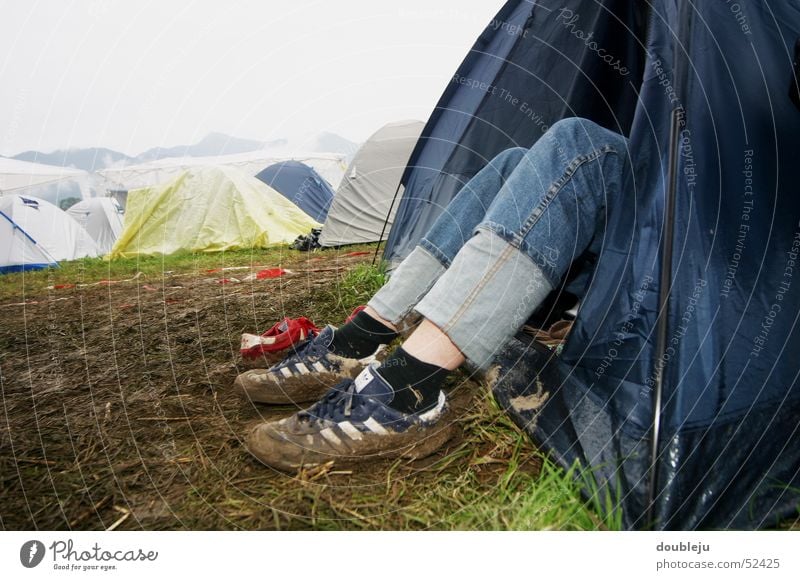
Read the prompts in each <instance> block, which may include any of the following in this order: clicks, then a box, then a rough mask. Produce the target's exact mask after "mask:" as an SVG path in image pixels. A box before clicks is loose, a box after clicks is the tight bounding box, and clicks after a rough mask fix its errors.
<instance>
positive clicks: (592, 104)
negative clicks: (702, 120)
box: [384, 0, 644, 266]
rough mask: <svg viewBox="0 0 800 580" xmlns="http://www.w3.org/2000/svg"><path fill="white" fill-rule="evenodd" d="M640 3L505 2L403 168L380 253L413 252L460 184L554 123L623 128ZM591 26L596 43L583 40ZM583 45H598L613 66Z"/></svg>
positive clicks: (630, 100)
mask: <svg viewBox="0 0 800 580" xmlns="http://www.w3.org/2000/svg"><path fill="white" fill-rule="evenodd" d="M638 4H639V3H636V2H627V1H625V0H613V1H609V0H604V1H602V2H599V1H597V2H585V1H581V0H571V1H564V2H558V3H556V2H552V1H548V2H536V3H533V2H530V1H523V2H513V1H512V2H507V3H506V4H505V5H504V6H503V8H502V9H501V10H500V12H499V13H498V14H497V16H496V17H495V18H494V20H493V21H492V23H493V24H492V25H490V26H488V27H487V28H486V29H485V31H484V32H483V34H481V36H480V37H479V38H478V39H477V41H476V42H475V44H474V45H473V47H472V49H471V50H470V52H469V53H468V54H467V56H466V58H465V59H464V61H463V62H462V64H461V65H460V66H459V68H458V70H456V72H455V73H454V74H453V76H452V77H451V78H450V80H449V82H448V85H447V88H446V90H445V91H444V94H443V95H442V97H441V98H440V99H439V102H438V103H437V105H436V107H435V109H434V112H433V114H432V115H431V117H430V119H429V120H428V122H427V124H426V125H425V129H424V130H423V131H422V135H421V136H420V139H419V141H418V143H417V145H416V147H415V149H414V151H413V154H412V156H411V159H410V160H409V163H408V166H407V167H406V169H405V172H404V173H403V177H402V183H403V186H404V187H405V190H404V193H403V196H402V198H399V203H398V204H397V205H398V207H397V214H396V216H395V219H394V225H393V226H392V229H391V231H390V233H389V237H388V240H387V242H386V248H385V250H384V257H385V258H386V260H387V261H388V262H389V264H390V266H394V265H396V264H397V263H399V262H400V261H401V260H402V259H403V258H404V257H406V256H407V255H408V254H409V253H410V252H411V250H412V249H413V248H414V246H415V245H416V244H417V243H418V242H419V241H420V240H421V239H422V236H423V235H424V234H425V232H427V231H428V230H429V229H430V227H431V225H433V222H434V221H435V220H436V218H437V217H438V216H439V214H440V213H441V212H442V211H443V210H444V208H445V207H447V204H448V203H449V202H450V200H451V199H453V197H455V194H456V193H458V191H459V190H460V189H461V187H462V186H463V185H464V183H466V182H467V181H468V180H469V179H470V178H471V177H472V176H473V175H475V174H476V173H477V172H478V171H479V170H480V169H481V168H483V167H484V166H485V165H486V164H487V163H488V162H489V161H490V160H491V159H492V158H493V157H494V156H495V155H497V154H498V153H500V152H501V151H503V150H504V149H507V148H509V147H530V146H531V145H533V144H534V143H535V142H536V140H537V139H538V138H539V137H541V136H542V135H543V134H544V133H545V132H546V131H547V129H548V127H550V125H552V124H553V123H555V122H556V121H558V120H559V119H562V118H564V117H572V116H578V117H585V118H590V119H592V120H594V121H595V122H597V123H599V124H600V125H602V126H604V127H607V128H609V129H612V130H615V131H618V132H621V133H624V134H627V132H628V130H629V129H630V125H631V122H632V121H633V113H634V110H635V106H636V99H637V94H636V85H635V84H632V83H630V82H627V81H629V80H630V79H633V78H636V77H637V76H639V77H640V76H641V71H642V67H643V66H644V60H643V57H642V55H641V54H640V53H641V50H640V47H639V45H637V44H636V43H635V42H631V41H630V33H629V31H628V30H629V27H630V26H631V25H633V26H640V27H641V26H643V23H641V20H642V15H641V14H640V12H639V10H638V6H637V5H638ZM576 16H578V19H577V20H576V21H575V22H571V21H572V20H573V19H574V18H575V17H576ZM600 22H602V26H598V23H600ZM501 24H502V25H501ZM590 33H593V36H592V37H591V40H588V41H587V40H585V39H584V40H582V39H581V38H579V36H585V35H588V34H590ZM587 42H595V43H596V45H597V46H598V47H602V50H603V51H604V52H603V54H604V55H611V56H612V58H611V59H608V60H611V63H609V62H606V61H605V60H603V59H602V58H599V57H598V54H597V53H596V52H594V51H592V50H590V49H588V47H587ZM598 50H599V49H598ZM617 69H619V70H617ZM623 69H624V70H623ZM622 73H624V74H622ZM620 79H621V80H622V81H623V82H619V80H620Z"/></svg>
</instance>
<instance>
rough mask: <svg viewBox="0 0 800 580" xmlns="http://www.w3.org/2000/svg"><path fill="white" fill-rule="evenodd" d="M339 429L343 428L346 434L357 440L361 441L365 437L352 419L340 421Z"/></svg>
mask: <svg viewBox="0 0 800 580" xmlns="http://www.w3.org/2000/svg"><path fill="white" fill-rule="evenodd" d="M339 429H341V430H342V431H343V432H344V434H345V435H347V436H348V437H350V439H355V440H356V441H361V439H362V438H363V437H364V436H363V435H362V434H361V431H359V430H358V429H356V428H355V427H354V426H353V424H352V423H351V422H350V421H342V422H341V423H339Z"/></svg>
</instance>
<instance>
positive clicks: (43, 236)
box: [0, 195, 100, 263]
mask: <svg viewBox="0 0 800 580" xmlns="http://www.w3.org/2000/svg"><path fill="white" fill-rule="evenodd" d="M0 211H1V212H3V214H4V215H5V216H6V218H7V219H5V220H3V221H6V222H7V221H11V222H13V223H14V224H15V225H16V227H17V228H19V229H21V230H22V232H24V233H25V234H26V235H27V237H28V238H30V239H31V240H33V241H34V242H35V243H36V245H37V247H38V248H39V249H40V250H43V251H44V253H46V255H47V256H49V257H50V260H49V261H48V263H52V262H60V261H63V260H77V259H78V258H85V257H96V256H99V255H100V250H99V248H98V247H97V244H95V242H94V240H92V238H91V236H89V234H88V233H87V232H86V230H84V229H83V228H82V227H81V226H80V225H79V224H78V222H76V221H75V220H74V219H73V218H72V217H70V216H69V215H67V213H66V212H64V211H63V210H61V209H59V208H57V207H56V206H54V205H53V204H52V203H50V202H48V201H45V200H43V199H37V198H34V197H23V196H21V195H6V196H3V197H0ZM19 234H20V232H17V231H15V234H14V235H15V238H14V241H15V243H16V244H19V243H21V241H20V238H19ZM16 247H17V248H20V247H21V246H19V245H17V246H16ZM22 247H24V248H27V244H23V246H22ZM25 252H27V249H25ZM26 255H27V254H26Z"/></svg>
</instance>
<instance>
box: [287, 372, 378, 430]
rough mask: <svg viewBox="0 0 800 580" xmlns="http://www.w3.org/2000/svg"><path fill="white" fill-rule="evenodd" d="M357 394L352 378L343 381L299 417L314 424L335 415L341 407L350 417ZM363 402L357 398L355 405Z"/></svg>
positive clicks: (346, 415)
mask: <svg viewBox="0 0 800 580" xmlns="http://www.w3.org/2000/svg"><path fill="white" fill-rule="evenodd" d="M355 396H356V384H355V382H354V381H352V380H347V381H343V382H341V383H339V384H338V385H336V386H335V387H334V388H333V389H331V390H330V391H328V392H327V393H325V395H324V396H323V397H322V398H321V399H320V400H319V401H317V402H316V403H315V404H314V405H313V406H312V407H311V408H310V409H307V410H305V411H300V412H299V413H298V414H297V417H298V419H303V420H305V421H308V422H309V423H312V424H313V423H316V422H317V421H321V420H325V418H326V417H333V416H335V414H336V411H337V410H339V409H341V410H342V414H343V415H344V416H345V417H349V416H350V415H351V414H352V412H353V407H354V401H353V398H354V397H355ZM362 403H363V401H361V400H356V401H355V407H356V408H357V407H359V406H360V405H361V404H362Z"/></svg>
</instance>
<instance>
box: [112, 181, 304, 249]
mask: <svg viewBox="0 0 800 580" xmlns="http://www.w3.org/2000/svg"><path fill="white" fill-rule="evenodd" d="M318 225H319V224H317V223H316V222H315V221H314V220H312V219H311V218H309V217H308V216H307V215H306V214H305V213H304V212H303V211H302V210H300V209H299V208H298V207H297V206H295V205H294V204H293V203H292V202H290V201H289V200H288V199H286V198H285V197H283V196H282V195H281V194H279V193H278V192H277V191H275V190H274V189H272V188H270V187H269V186H268V185H266V184H265V183H263V182H261V181H259V180H258V179H256V178H255V177H252V176H250V175H248V174H246V173H243V172H242V171H240V170H238V169H236V168H234V167H198V168H194V169H191V170H188V171H184V172H183V173H182V174H181V175H179V176H178V177H176V178H175V179H174V180H172V181H170V182H169V183H167V184H164V185H161V186H155V187H149V188H143V189H137V190H133V191H131V192H130V193H129V195H128V206H127V209H126V212H125V228H124V230H123V231H122V234H121V235H120V237H119V239H118V240H117V242H116V244H114V247H113V248H112V250H111V253H110V254H109V257H110V258H121V257H131V256H137V255H151V254H172V253H174V252H178V251H187V252H217V251H224V250H234V249H241V248H267V247H270V246H274V245H277V244H284V243H289V242H291V241H292V240H294V239H295V238H296V237H297V236H298V235H300V234H302V233H304V232H307V231H308V230H309V229H311V228H312V227H316V226H318Z"/></svg>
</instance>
